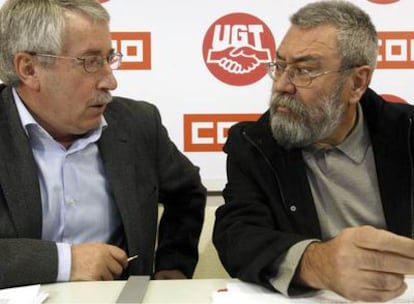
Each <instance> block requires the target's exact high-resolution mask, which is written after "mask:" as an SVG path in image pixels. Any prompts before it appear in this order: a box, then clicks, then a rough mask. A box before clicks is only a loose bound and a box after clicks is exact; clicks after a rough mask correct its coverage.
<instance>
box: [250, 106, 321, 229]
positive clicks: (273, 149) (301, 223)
mask: <svg viewBox="0 0 414 304" xmlns="http://www.w3.org/2000/svg"><path fill="white" fill-rule="evenodd" d="M249 134H250V135H251V137H252V138H254V141H255V142H256V144H257V145H258V146H259V147H260V149H261V150H262V151H263V153H264V155H265V157H267V158H268V159H269V161H270V164H271V166H272V168H271V169H272V170H274V172H276V174H277V176H278V179H279V185H280V187H279V188H280V191H281V196H282V199H283V201H284V202H283V203H284V205H285V209H286V213H287V214H288V216H289V217H290V218H291V221H292V224H293V225H294V226H295V230H296V231H300V233H303V234H304V235H307V236H309V237H320V236H321V232H320V225H319V220H318V217H317V213H316V209H315V207H314V202H313V198H312V193H311V190H310V186H309V183H308V180H307V173H306V170H305V164H304V161H303V158H302V153H301V152H300V150H298V149H292V150H285V149H283V148H282V147H280V146H279V145H277V143H276V141H275V140H274V139H273V136H272V134H271V130H270V122H269V112H266V113H265V114H264V115H263V116H262V118H261V119H260V120H259V121H258V123H257V124H256V125H254V127H253V128H252V129H251V130H249Z"/></svg>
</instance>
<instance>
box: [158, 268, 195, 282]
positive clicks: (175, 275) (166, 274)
mask: <svg viewBox="0 0 414 304" xmlns="http://www.w3.org/2000/svg"><path fill="white" fill-rule="evenodd" d="M154 279H156V280H184V279H187V277H186V276H185V275H184V274H183V273H182V272H181V271H180V270H160V271H158V272H157V273H155V274H154Z"/></svg>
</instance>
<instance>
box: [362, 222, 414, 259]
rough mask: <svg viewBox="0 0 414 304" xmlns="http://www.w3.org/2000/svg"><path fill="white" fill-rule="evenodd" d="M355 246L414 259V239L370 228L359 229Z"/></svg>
mask: <svg viewBox="0 0 414 304" xmlns="http://www.w3.org/2000/svg"><path fill="white" fill-rule="evenodd" d="M354 244H355V245H356V246H358V247H361V248H367V249H375V250H379V251H387V252H392V253H397V254H399V255H403V256H406V257H409V258H414V240H413V239H410V238H408V237H404V236H399V235H396V234H394V233H392V232H389V231H386V230H381V229H375V228H373V227H370V226H364V227H361V228H360V229H359V231H358V233H356V235H355V238H354Z"/></svg>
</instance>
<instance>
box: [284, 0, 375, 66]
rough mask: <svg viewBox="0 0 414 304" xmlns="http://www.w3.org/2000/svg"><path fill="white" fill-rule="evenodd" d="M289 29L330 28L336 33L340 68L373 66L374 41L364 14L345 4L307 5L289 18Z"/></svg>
mask: <svg viewBox="0 0 414 304" xmlns="http://www.w3.org/2000/svg"><path fill="white" fill-rule="evenodd" d="M290 22H291V23H292V25H295V26H298V27H300V28H304V29H309V28H315V27H318V26H320V25H332V26H334V27H335V28H336V29H337V30H338V36H337V42H338V48H339V54H340V56H341V57H342V58H341V64H342V68H347V67H354V66H362V65H369V66H370V67H371V68H372V70H374V69H375V66H376V63H377V56H378V53H377V49H378V37H377V31H376V29H375V26H374V24H373V23H372V22H371V18H370V17H369V15H368V14H367V13H365V12H364V11H363V10H361V9H360V8H359V7H357V6H355V5H353V4H351V3H349V2H347V1H339V0H335V1H334V0H332V1H319V2H314V3H310V4H307V5H306V6H304V7H302V8H301V9H299V10H298V11H297V12H296V13H295V14H293V15H292V16H291V17H290Z"/></svg>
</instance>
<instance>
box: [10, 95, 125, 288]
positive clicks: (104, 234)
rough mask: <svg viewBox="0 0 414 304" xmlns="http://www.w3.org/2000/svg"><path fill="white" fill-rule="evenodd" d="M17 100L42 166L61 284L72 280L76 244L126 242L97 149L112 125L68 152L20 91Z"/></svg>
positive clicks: (47, 236) (46, 232) (46, 234)
mask: <svg viewBox="0 0 414 304" xmlns="http://www.w3.org/2000/svg"><path fill="white" fill-rule="evenodd" d="M13 96H14V100H15V102H16V106H17V110H18V112H19V115H20V119H21V121H22V124H23V127H24V129H25V130H26V134H27V136H28V137H29V141H30V144H31V147H32V151H33V156H34V159H35V161H36V164H37V167H38V177H39V185H40V193H41V198H42V212H43V213H42V215H43V226H42V240H49V241H55V242H56V244H57V248H58V259H59V263H58V276H57V281H68V280H69V278H70V269H71V251H70V244H79V243H85V242H102V243H108V242H109V240H111V239H113V238H114V237H116V238H120V236H117V235H116V232H119V231H120V229H121V219H120V215H119V211H118V209H117V207H116V205H115V203H114V199H113V197H112V193H111V191H110V188H109V185H108V181H107V179H106V176H105V171H104V168H103V164H102V159H101V157H100V155H99V151H98V145H97V141H98V140H99V138H100V137H101V134H102V131H103V128H104V127H106V126H107V123H106V121H105V118H104V117H102V121H101V124H100V126H99V127H98V128H97V129H95V130H92V131H91V132H89V133H88V134H86V135H85V136H84V137H82V138H80V139H78V140H76V141H75V142H74V143H73V144H72V145H71V146H70V147H69V149H66V148H65V147H64V146H63V145H61V144H60V143H59V142H57V141H55V140H54V139H53V138H52V136H50V134H49V133H48V132H46V130H45V129H44V128H43V127H42V126H40V125H39V124H38V123H37V122H36V121H35V119H34V118H33V116H32V115H31V114H30V112H29V111H28V110H27V108H26V107H25V105H24V104H23V102H22V100H21V99H20V97H19V96H18V94H17V92H16V91H15V90H14V89H13Z"/></svg>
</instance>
